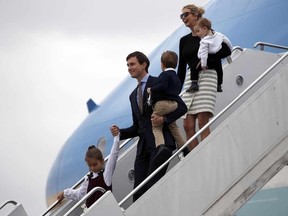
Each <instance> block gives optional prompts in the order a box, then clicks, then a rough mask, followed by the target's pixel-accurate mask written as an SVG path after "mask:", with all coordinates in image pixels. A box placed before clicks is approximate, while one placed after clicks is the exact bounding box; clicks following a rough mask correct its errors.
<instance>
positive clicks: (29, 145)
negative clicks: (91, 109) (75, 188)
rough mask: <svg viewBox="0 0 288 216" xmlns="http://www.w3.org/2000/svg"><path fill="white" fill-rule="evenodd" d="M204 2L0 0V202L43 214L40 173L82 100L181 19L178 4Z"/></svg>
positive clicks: (106, 85)
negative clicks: (14, 204)
mask: <svg viewBox="0 0 288 216" xmlns="http://www.w3.org/2000/svg"><path fill="white" fill-rule="evenodd" d="M206 2H207V0H196V1H193V2H191V1H186V0H182V1H171V0H168V1H163V0H159V1H155V0H146V1H144V2H143V1H139V0H133V1H132V0H124V1H115V2H108V1H96V0H85V1H83V0H82V1H80V0H69V1H68V0H66V1H64V0H41V1H38V0H0V145H1V151H0V172H1V180H0V181H1V184H0V205H1V204H2V203H4V202H5V201H7V200H15V201H16V202H19V203H22V204H23V206H24V208H25V210H26V211H27V213H28V215H29V216H30V215H32V216H33V215H41V214H42V213H44V212H45V210H46V208H47V206H46V201H45V187H46V180H47V177H48V173H49V171H50V168H51V166H52V164H53V161H54V160H55V158H56V156H57V153H58V151H59V150H60V148H61V147H62V145H63V144H64V143H65V141H66V140H67V139H68V138H69V136H70V135H71V134H72V133H73V131H74V130H75V129H76V128H77V127H78V126H79V125H80V123H81V122H82V120H83V119H84V118H85V117H86V116H87V114H88V111H87V107H86V102H87V101H88V99H89V98H92V99H93V100H94V101H95V102H96V103H98V104H101V101H102V100H103V99H104V98H105V96H106V95H108V94H109V92H111V91H112V89H113V88H114V87H116V86H117V85H118V83H119V82H120V81H121V80H122V79H124V78H125V77H126V76H128V72H127V66H126V61H125V58H126V56H127V54H129V53H130V52H133V51H136V50H139V51H142V52H144V53H146V54H147V55H149V53H150V52H152V51H153V49H154V48H156V47H157V45H158V44H160V43H161V42H162V41H163V40H165V39H166V38H167V37H168V36H169V35H170V34H171V33H173V32H174V31H175V30H176V29H177V28H178V27H180V26H181V25H183V24H182V22H181V20H180V19H179V14H180V12H181V9H182V7H183V6H184V5H187V4H191V3H194V4H196V5H199V6H204V5H205V3H206ZM7 209H9V206H7V208H5V209H4V210H0V216H2V215H5V211H8V210H7Z"/></svg>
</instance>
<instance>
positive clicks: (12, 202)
mask: <svg viewBox="0 0 288 216" xmlns="http://www.w3.org/2000/svg"><path fill="white" fill-rule="evenodd" d="M10 203H11V204H14V205H17V204H18V203H17V202H16V201H14V200H8V201H6V202H4V203H3V204H2V205H1V206H0V209H2V208H4V207H5V206H6V205H7V204H10Z"/></svg>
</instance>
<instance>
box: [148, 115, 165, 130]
mask: <svg viewBox="0 0 288 216" xmlns="http://www.w3.org/2000/svg"><path fill="white" fill-rule="evenodd" d="M151 122H152V125H153V126H154V127H157V126H159V125H161V124H163V123H164V118H163V116H158V115H156V114H153V115H152V116H151Z"/></svg>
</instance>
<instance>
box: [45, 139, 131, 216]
mask: <svg viewBox="0 0 288 216" xmlns="http://www.w3.org/2000/svg"><path fill="white" fill-rule="evenodd" d="M134 139H135V138H129V139H126V140H125V141H124V142H123V143H122V144H121V145H120V146H119V150H121V149H122V148H124V147H125V146H126V145H127V144H128V143H130V142H131V141H132V140H134ZM109 157H110V154H109V155H107V156H106V157H105V159H104V161H105V162H106V161H107V160H108V159H109ZM88 174H89V172H88V173H87V174H86V175H84V176H83V177H82V178H81V179H80V180H79V181H78V182H77V183H76V184H74V185H73V186H72V189H76V188H77V187H79V186H80V185H81V184H82V183H83V181H84V180H85V177H86V176H87V175H88ZM61 201H62V200H56V201H55V202H54V203H52V205H50V206H49V208H48V209H47V210H46V211H45V212H44V213H43V214H42V216H45V215H47V214H48V213H49V212H50V211H51V210H52V209H54V208H55V207H56V206H57V205H58V204H59V203H61Z"/></svg>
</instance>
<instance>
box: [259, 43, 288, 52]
mask: <svg viewBox="0 0 288 216" xmlns="http://www.w3.org/2000/svg"><path fill="white" fill-rule="evenodd" d="M258 46H260V50H261V51H263V50H264V46H268V47H272V48H278V49H284V50H288V47H287V46H281V45H277V44H272V43H266V42H262V41H259V42H257V43H255V44H254V46H253V47H254V48H256V47H258Z"/></svg>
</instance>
